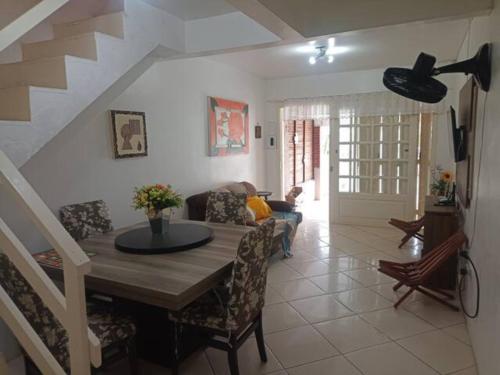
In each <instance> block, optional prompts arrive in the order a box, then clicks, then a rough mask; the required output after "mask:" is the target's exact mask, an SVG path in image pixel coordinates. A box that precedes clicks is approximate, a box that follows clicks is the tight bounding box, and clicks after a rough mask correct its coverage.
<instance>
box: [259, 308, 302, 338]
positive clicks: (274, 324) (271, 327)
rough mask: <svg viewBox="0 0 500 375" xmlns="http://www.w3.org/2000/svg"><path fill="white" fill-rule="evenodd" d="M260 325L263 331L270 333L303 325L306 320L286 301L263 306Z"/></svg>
mask: <svg viewBox="0 0 500 375" xmlns="http://www.w3.org/2000/svg"><path fill="white" fill-rule="evenodd" d="M262 325H263V326H264V332H265V333H271V332H277V331H283V330H285V329H290V328H296V327H300V326H304V325H307V321H306V320H304V318H303V317H302V316H300V314H299V313H298V312H297V311H295V309H294V308H293V307H292V306H290V305H289V304H288V303H277V304H274V305H269V306H264V309H263V311H262Z"/></svg>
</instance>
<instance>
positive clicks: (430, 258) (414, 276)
mask: <svg viewBox="0 0 500 375" xmlns="http://www.w3.org/2000/svg"><path fill="white" fill-rule="evenodd" d="M466 242H467V237H466V236H465V234H464V232H463V231H461V230H460V231H458V232H456V233H455V234H454V235H452V236H451V237H449V238H448V239H447V240H446V241H445V242H443V243H442V244H441V245H438V246H437V247H435V248H434V249H432V250H431V251H430V252H428V253H427V254H425V255H424V256H423V257H422V259H420V260H418V261H416V262H409V263H396V262H389V261H385V260H381V261H379V269H378V270H379V271H380V272H382V273H384V274H386V275H387V276H390V277H392V278H394V279H396V280H397V281H398V283H397V284H396V285H395V286H394V288H393V289H394V291H396V290H398V289H399V288H401V287H402V286H403V285H405V286H407V287H409V288H410V290H408V292H406V293H405V294H404V295H403V296H402V297H401V298H400V299H399V300H398V301H397V302H396V303H395V304H394V307H395V308H397V307H398V306H399V305H400V304H401V303H402V302H403V301H404V300H405V299H406V298H408V297H409V296H410V294H412V293H413V292H414V291H415V290H417V291H419V292H421V293H423V294H425V295H426V296H428V297H430V298H432V299H435V300H436V301H438V302H441V303H443V304H445V305H446V306H448V307H451V308H452V309H453V310H455V311H458V307H456V306H455V305H453V304H451V303H450V302H448V301H446V300H444V299H442V298H440V297H439V296H437V295H436V294H435V293H437V294H441V295H443V296H445V297H447V298H448V299H454V298H455V297H454V296H453V295H452V294H450V293H446V292H443V291H442V290H439V289H435V288H432V287H430V286H427V285H425V284H426V282H428V281H429V279H430V277H431V276H432V275H433V274H434V273H435V272H436V271H437V270H438V269H439V267H441V266H442V265H443V264H444V263H445V262H446V261H447V260H448V259H450V258H451V257H452V256H454V255H455V254H456V253H457V251H459V250H460V249H461V248H462V246H463V245H464V244H465V243H466ZM424 288H425V289H424ZM431 291H432V292H434V293H431Z"/></svg>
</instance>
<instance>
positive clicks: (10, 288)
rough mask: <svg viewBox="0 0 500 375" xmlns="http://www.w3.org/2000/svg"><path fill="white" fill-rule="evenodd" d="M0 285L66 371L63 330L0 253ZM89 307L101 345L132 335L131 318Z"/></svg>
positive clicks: (98, 306) (92, 326)
mask: <svg viewBox="0 0 500 375" xmlns="http://www.w3.org/2000/svg"><path fill="white" fill-rule="evenodd" d="M0 285H1V286H2V287H3V288H4V289H5V291H6V292H7V294H8V295H9V296H10V298H11V299H12V301H13V302H14V303H15V304H16V306H17V307H18V309H19V310H20V311H21V312H22V313H23V315H24V317H25V318H26V320H27V321H28V322H29V323H30V324H31V326H32V327H33V329H34V330H35V332H36V333H38V335H39V336H40V338H41V339H42V341H43V342H44V343H45V345H46V346H47V348H48V349H49V351H50V352H51V353H52V354H53V355H54V357H55V358H56V360H57V361H58V362H59V363H60V365H61V367H62V368H63V369H64V370H65V371H66V372H68V373H69V368H70V365H69V352H68V336H67V335H66V330H65V329H64V327H63V326H62V325H61V324H60V323H59V321H58V320H57V318H56V317H55V316H54V315H53V314H52V312H51V311H50V310H49V309H48V308H47V307H46V306H45V304H44V303H43V301H42V300H41V299H40V297H39V296H38V295H37V294H36V293H35V291H34V290H33V288H32V287H31V285H30V284H29V283H28V282H27V281H26V279H25V278H24V277H23V276H22V275H21V273H20V272H19V271H18V270H17V268H16V267H15V266H14V264H13V263H12V262H10V260H9V259H8V257H7V256H6V255H4V254H1V253H0ZM88 310H89V314H88V324H89V327H90V329H91V330H92V331H93V332H94V333H95V334H96V335H97V337H98V338H99V339H100V340H101V346H102V347H103V348H106V347H107V346H109V345H111V344H113V343H116V342H118V341H120V340H125V339H127V338H131V337H133V336H134V335H135V325H134V323H133V322H132V320H131V319H130V318H128V317H125V316H120V315H118V314H114V313H113V312H112V311H111V310H110V309H109V308H107V307H104V306H100V305H96V306H89V308H88Z"/></svg>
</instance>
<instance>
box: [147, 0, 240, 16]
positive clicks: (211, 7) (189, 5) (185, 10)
mask: <svg viewBox="0 0 500 375" xmlns="http://www.w3.org/2000/svg"><path fill="white" fill-rule="evenodd" d="M144 1H145V2H147V3H149V4H151V5H153V6H155V7H157V8H160V9H163V10H165V11H167V12H168V13H170V14H172V15H174V16H176V17H178V18H181V19H183V20H184V21H191V20H195V19H200V18H207V17H214V16H220V15H222V14H226V13H231V12H236V11H238V10H237V9H236V8H235V7H233V6H232V5H230V4H228V3H226V2H225V1H224V0H144Z"/></svg>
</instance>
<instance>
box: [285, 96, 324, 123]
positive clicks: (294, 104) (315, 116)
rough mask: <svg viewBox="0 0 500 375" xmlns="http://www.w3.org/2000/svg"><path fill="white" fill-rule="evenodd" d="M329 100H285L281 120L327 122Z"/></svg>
mask: <svg viewBox="0 0 500 375" xmlns="http://www.w3.org/2000/svg"><path fill="white" fill-rule="evenodd" d="M331 107H332V105H331V98H317V99H293V100H285V103H284V107H283V118H282V119H283V120H284V121H289V120H297V121H300V120H316V121H318V120H328V119H329V118H330V109H331Z"/></svg>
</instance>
